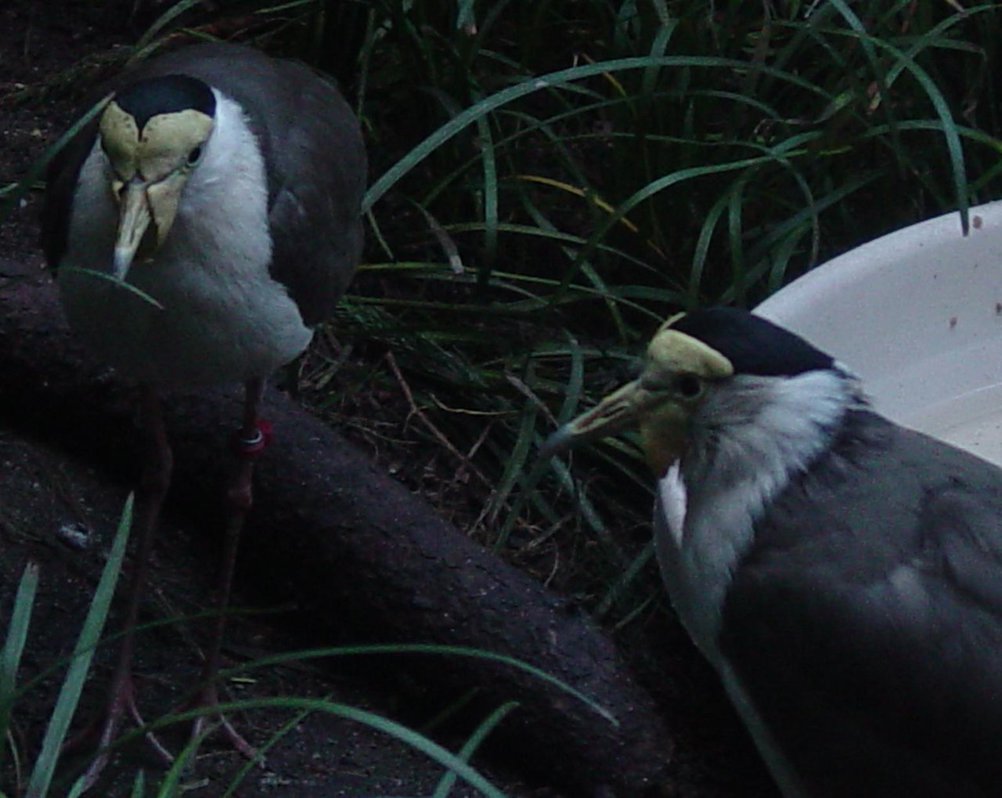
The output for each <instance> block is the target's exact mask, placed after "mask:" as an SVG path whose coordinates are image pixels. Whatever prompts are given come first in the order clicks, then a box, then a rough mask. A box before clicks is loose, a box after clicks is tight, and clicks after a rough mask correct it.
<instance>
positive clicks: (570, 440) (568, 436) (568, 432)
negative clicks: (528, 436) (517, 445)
mask: <svg viewBox="0 0 1002 798" xmlns="http://www.w3.org/2000/svg"><path fill="white" fill-rule="evenodd" d="M650 399H651V393H650V391H648V390H647V389H646V388H643V387H641V385H640V381H639V380H635V381H633V382H628V383H627V384H626V385H624V386H623V387H622V388H620V389H619V390H617V391H614V392H613V393H611V394H609V395H608V396H607V397H605V399H603V400H602V401H601V402H599V403H598V404H597V405H595V407H593V408H592V409H591V410H589V411H587V412H586V413H582V414H581V415H580V416H578V417H577V418H575V419H573V420H572V421H569V422H567V423H566V424H564V426H562V427H561V428H560V429H558V430H557V431H556V432H554V433H553V434H552V435H550V437H549V438H547V439H546V441H545V442H544V443H543V445H542V447H541V448H540V450H539V456H540V457H542V458H548V457H553V456H554V455H556V454H560V453H561V452H564V451H566V450H568V449H570V448H571V447H573V446H577V445H578V444H581V443H587V442H588V441H594V440H598V439H600V438H607V437H609V436H611V435H616V434H618V433H620V432H624V431H626V430H629V429H636V428H637V427H639V426H640V420H641V414H642V412H643V410H644V408H646V407H647V406H648V405H649V402H650Z"/></svg>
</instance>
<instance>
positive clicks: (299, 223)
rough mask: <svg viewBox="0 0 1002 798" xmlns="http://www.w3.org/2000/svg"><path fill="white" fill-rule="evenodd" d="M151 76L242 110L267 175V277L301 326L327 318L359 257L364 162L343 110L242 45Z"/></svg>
mask: <svg viewBox="0 0 1002 798" xmlns="http://www.w3.org/2000/svg"><path fill="white" fill-rule="evenodd" d="M156 69H157V72H159V73H161V74H165V73H168V72H171V71H179V72H184V73H185V74H190V75H192V76H193V77H197V78H200V79H202V80H204V81H206V82H207V83H209V84H210V85H213V86H215V87H216V88H218V89H219V90H220V91H222V92H224V93H225V94H227V95H229V96H230V97H232V98H233V99H235V100H236V101H237V102H238V103H239V104H240V105H241V106H242V107H243V108H244V111H245V113H246V115H247V118H248V121H249V122H250V125H251V128H252V130H253V131H254V133H255V135H256V136H257V137H258V141H259V143H260V145H261V148H262V151H263V154H264V157H265V163H266V164H267V169H268V183H269V185H268V195H269V221H270V224H271V232H272V239H273V241H272V243H273V253H272V264H271V273H272V276H273V277H274V278H275V279H276V280H278V281H279V282H281V283H283V284H284V285H285V286H286V287H287V288H288V290H289V293H290V294H291V295H292V298H293V299H294V300H295V301H296V302H297V304H298V305H299V308H300V312H301V313H302V314H303V318H304V320H305V321H306V323H307V324H315V323H317V322H319V321H321V320H323V319H324V318H327V317H328V316H329V315H330V314H331V313H332V312H333V310H334V305H335V304H336V303H337V300H338V299H339V298H340V296H341V294H342V293H343V292H344V289H345V287H346V286H347V285H348V283H349V281H350V280H351V277H352V275H353V274H354V271H355V268H356V267H357V265H358V261H359V258H360V256H361V251H362V240H363V226H362V215H361V204H362V196H363V194H364V192H365V185H366V178H367V171H366V155H365V146H364V144H363V141H362V134H361V130H360V127H359V124H358V120H357V119H356V118H355V115H354V114H353V113H352V111H351V108H350V107H349V106H348V104H347V102H345V100H344V98H343V97H342V96H341V94H340V93H339V92H338V91H337V89H335V88H334V87H333V86H332V85H331V84H330V83H328V82H327V81H325V80H324V79H322V78H320V77H318V76H317V75H316V74H314V73H313V72H312V71H311V70H309V69H308V68H307V67H305V66H303V65H302V64H298V63H296V62H293V61H286V60H276V59H271V58H268V57H267V56H264V55H263V54H262V53H260V52H258V51H257V50H254V49H253V48H249V47H243V46H239V45H225V44H204V45H199V46H196V47H192V48H187V49H185V50H181V51H178V52H177V53H176V54H174V53H172V54H168V55H167V56H164V57H163V58H161V59H158V60H157V62H156Z"/></svg>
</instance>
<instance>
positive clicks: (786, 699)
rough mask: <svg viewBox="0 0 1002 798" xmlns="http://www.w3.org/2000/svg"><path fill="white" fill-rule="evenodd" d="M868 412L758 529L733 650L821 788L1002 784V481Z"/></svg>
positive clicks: (758, 701)
mask: <svg viewBox="0 0 1002 798" xmlns="http://www.w3.org/2000/svg"><path fill="white" fill-rule="evenodd" d="M866 423H867V424H871V425H872V424H876V425H877V426H881V425H883V428H882V429H881V431H880V435H879V436H877V437H872V436H868V435H866V434H864V435H863V436H862V437H861V438H858V439H856V440H855V441H852V442H850V443H849V444H848V448H847V450H846V451H843V452H838V451H836V452H835V453H834V454H833V455H832V457H831V458H829V461H828V464H827V466H826V467H825V468H821V469H818V468H816V469H814V471H812V472H810V473H808V474H806V475H805V476H804V477H803V478H802V479H800V480H797V482H796V484H795V485H793V486H791V488H790V489H788V490H786V491H785V492H784V494H783V495H782V496H781V497H780V499H779V500H778V501H777V502H776V504H775V506H774V507H773V508H771V510H770V512H769V513H768V515H767V517H766V518H765V519H763V521H762V522H761V523H760V524H759V525H758V527H757V536H758V537H757V543H756V545H755V547H754V549H753V551H752V552H751V554H750V555H749V556H748V557H747V558H746V559H745V560H744V562H743V563H742V564H741V565H740V567H739V568H738V570H737V572H736V573H735V578H734V582H733V585H732V588H731V591H730V592H729V594H728V597H727V600H726V603H725V607H724V616H723V617H724V624H723V628H722V632H721V639H720V644H721V650H722V651H723V653H724V656H725V657H727V659H728V660H729V661H730V662H731V664H732V666H733V667H734V669H735V672H736V673H737V675H738V678H739V680H740V682H741V684H742V686H743V688H744V689H745V690H746V691H747V693H748V694H749V695H750V697H751V699H752V701H753V703H754V704H755V706H756V707H757V709H758V711H759V713H760V714H761V716H762V718H763V719H764V721H765V723H766V725H767V726H768V727H769V729H770V731H771V733H772V735H773V737H774V738H775V739H776V740H777V742H778V744H779V745H780V747H781V748H782V749H784V751H786V752H787V754H788V756H789V758H790V759H791V761H793V762H794V764H795V767H796V769H797V770H798V772H799V774H800V776H801V778H802V779H803V781H804V783H805V784H806V785H807V788H808V791H809V794H810V795H812V796H844V795H879V796H884V797H885V798H897V797H899V796H900V797H901V798H904V796H908V797H909V798H917V797H921V796H929V798H932V796H936V797H937V798H945V797H949V796H958V797H959V796H964V798H972V797H974V796H982V795H983V796H989V795H997V794H998V789H999V785H1000V784H1002V757H1000V755H999V754H1000V749H1002V477H1000V472H999V470H998V469H996V468H994V467H993V466H990V465H988V464H987V463H984V462H983V461H980V460H977V459H976V458H973V457H970V456H968V455H966V454H964V453H962V452H958V451H956V450H954V449H951V448H950V447H947V446H945V445H943V444H940V443H938V442H936V441H933V440H931V439H928V438H925V437H924V436H921V435H918V434H916V433H911V432H908V431H906V430H901V429H898V428H894V427H892V426H891V425H889V423H888V422H886V421H884V420H883V419H879V417H871V418H870V419H868V420H867V421H866ZM861 441H867V442H868V443H869V444H871V446H869V447H867V446H863V447H860V445H859V444H860V442H861ZM875 444H879V445H875ZM797 541H800V542H799V543H798V542H797Z"/></svg>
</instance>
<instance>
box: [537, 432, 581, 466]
mask: <svg viewBox="0 0 1002 798" xmlns="http://www.w3.org/2000/svg"><path fill="white" fill-rule="evenodd" d="M573 440H574V434H573V433H572V432H571V429H570V425H569V424H564V426H562V427H561V428H560V429H558V430H557V431H556V432H554V433H553V434H551V435H550V437H548V438H547V439H546V440H545V441H543V445H542V446H540V447H539V458H540V459H542V460H549V459H550V458H551V457H553V456H555V455H558V454H560V453H561V452H564V451H566V450H567V449H569V448H570V447H571V443H572V442H573Z"/></svg>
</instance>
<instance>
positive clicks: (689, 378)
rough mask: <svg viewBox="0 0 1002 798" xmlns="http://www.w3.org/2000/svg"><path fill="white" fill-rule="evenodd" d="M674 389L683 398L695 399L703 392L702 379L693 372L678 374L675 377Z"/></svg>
mask: <svg viewBox="0 0 1002 798" xmlns="http://www.w3.org/2000/svg"><path fill="white" fill-rule="evenodd" d="M675 390H676V392H677V393H678V395H679V396H681V397H682V398H683V399H696V398H697V397H698V396H699V395H700V394H701V393H703V381H702V380H701V379H700V378H699V377H697V376H696V375H695V374H680V375H679V376H678V377H677V378H676V379H675Z"/></svg>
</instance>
